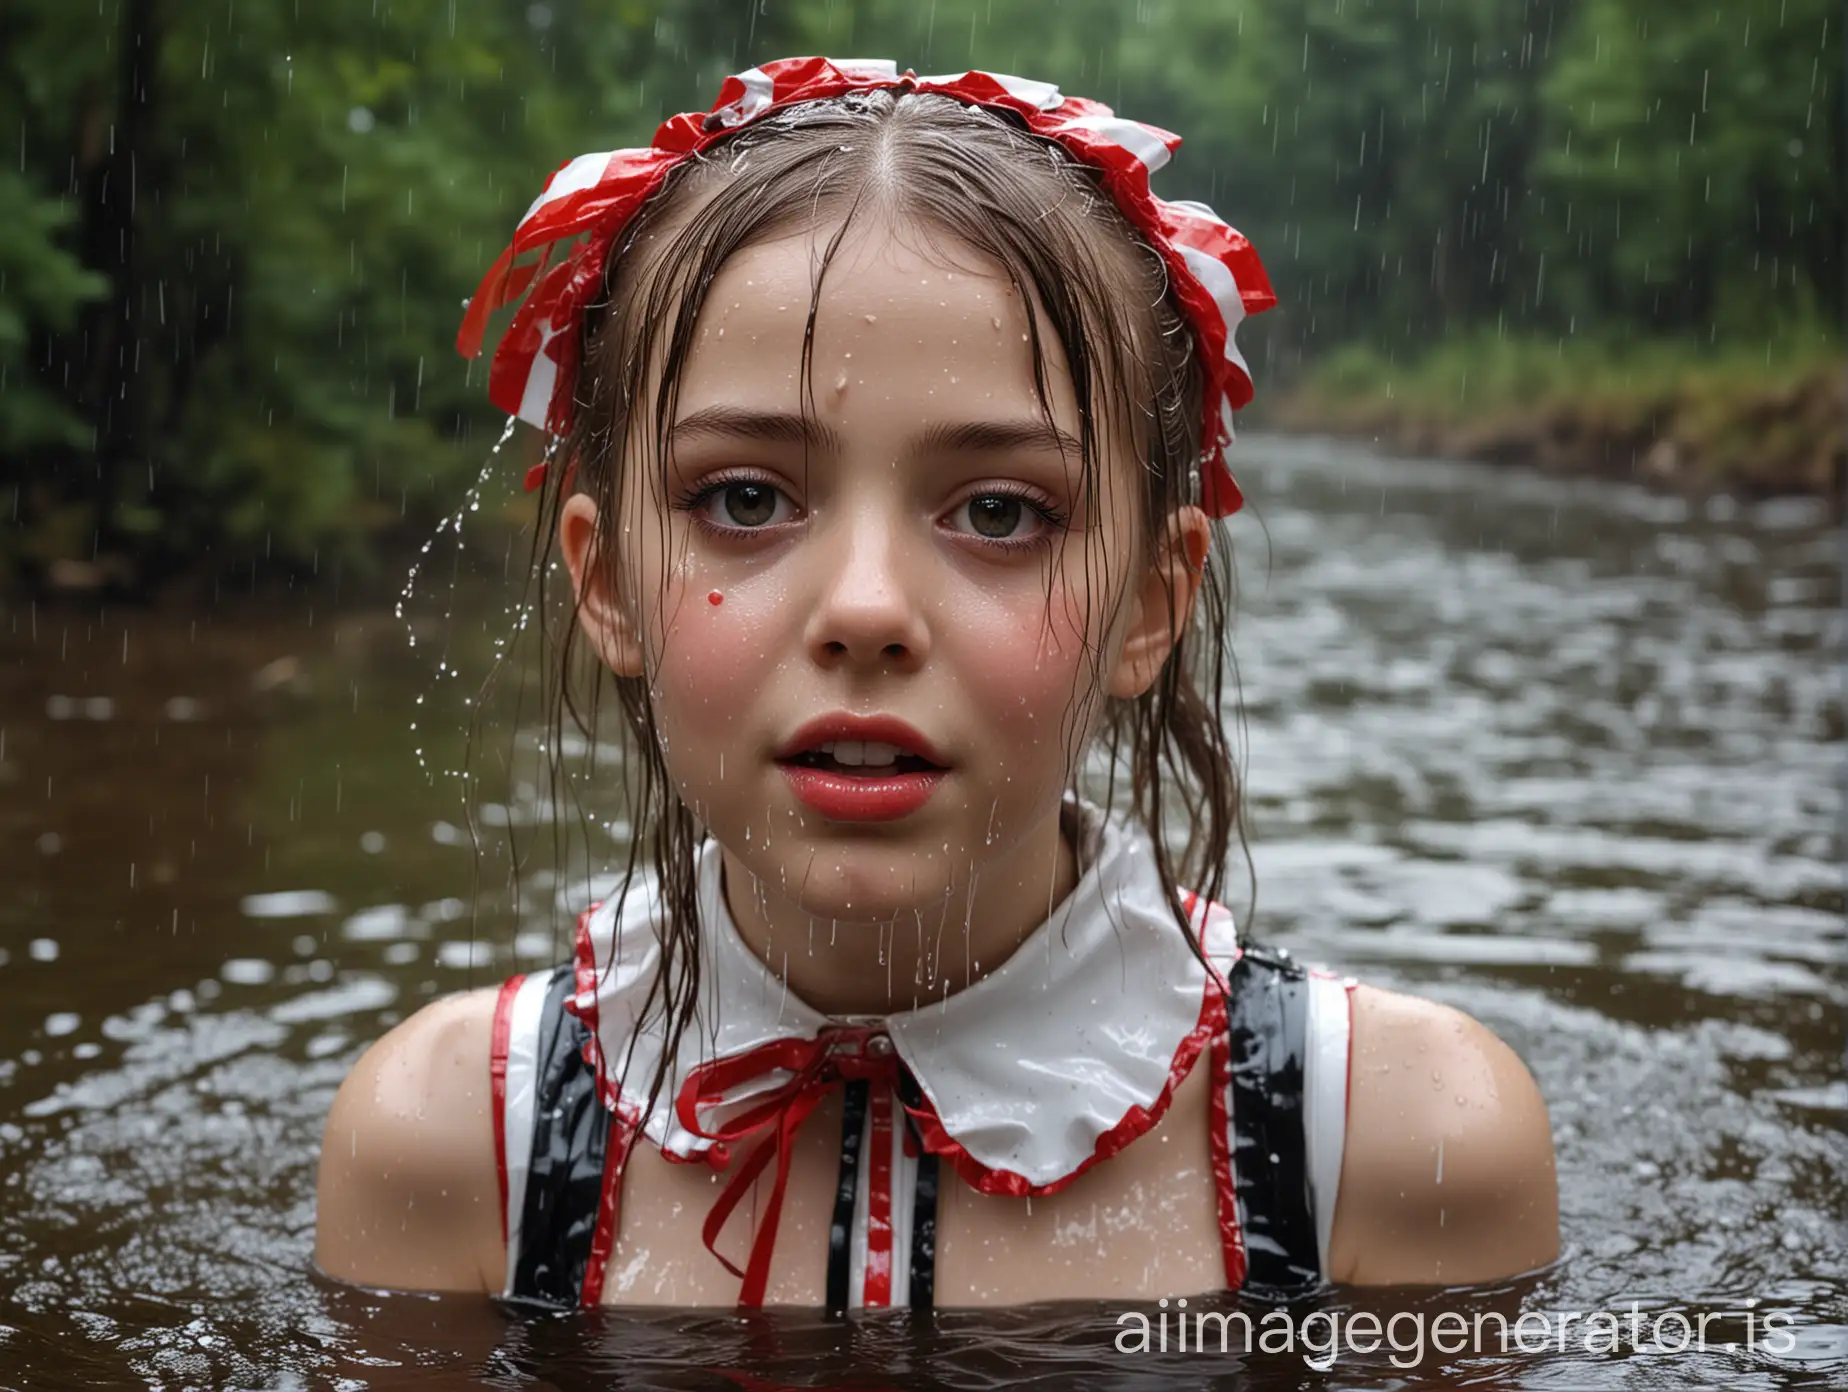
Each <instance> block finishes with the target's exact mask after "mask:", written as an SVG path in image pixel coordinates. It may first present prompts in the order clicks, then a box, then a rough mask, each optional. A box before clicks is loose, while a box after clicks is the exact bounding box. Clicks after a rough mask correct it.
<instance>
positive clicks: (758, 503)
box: [725, 483, 776, 527]
mask: <svg viewBox="0 0 1848 1392" xmlns="http://www.w3.org/2000/svg"><path fill="white" fill-rule="evenodd" d="M725 515H726V517H728V518H729V519H730V520H731V521H733V522H735V523H737V525H739V526H740V527H761V526H763V525H764V523H766V522H768V521H769V520H770V519H771V518H772V517H773V516H775V515H776V490H775V489H774V488H771V487H770V486H769V485H767V484H762V483H731V484H727V485H726V486H725Z"/></svg>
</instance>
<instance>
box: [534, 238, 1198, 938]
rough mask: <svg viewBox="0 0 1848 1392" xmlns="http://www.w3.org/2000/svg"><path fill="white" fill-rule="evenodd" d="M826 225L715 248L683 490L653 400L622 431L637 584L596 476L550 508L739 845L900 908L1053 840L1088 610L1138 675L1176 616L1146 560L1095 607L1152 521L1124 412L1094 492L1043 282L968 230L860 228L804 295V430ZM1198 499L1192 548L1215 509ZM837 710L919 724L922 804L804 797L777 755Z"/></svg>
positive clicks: (815, 904) (748, 855) (701, 814)
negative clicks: (596, 544) (905, 235)
mask: <svg viewBox="0 0 1848 1392" xmlns="http://www.w3.org/2000/svg"><path fill="white" fill-rule="evenodd" d="M832 231H833V230H832V229H819V230H811V231H807V232H804V233H802V234H800V235H795V236H791V237H788V238H785V239H783V240H779V241H775V242H769V243H763V244H759V245H757V246H754V247H751V248H748V249H746V250H744V251H741V252H739V253H738V254H736V255H735V256H733V257H732V258H731V259H730V260H728V261H727V262H726V263H725V265H724V266H723V268H722V269H721V271H720V273H719V275H718V277H717V279H716V280H715V281H714V283H713V285H712V287H711V290H710V292H709V294H708V297H707V299H706V302H705V304H704V306H703V309H702V312H701V315H700V319H699V322H698V325H697V327H696V331H695V341H694V345H693V347H692V350H691V353H690V355H689V357H688V359H687V363H686V366H685V371H684V373H683V376H682V380H681V383H680V395H679V401H678V405H677V408H676V412H675V418H674V426H673V429H672V432H671V439H670V446H669V457H668V459H667V463H666V470H665V484H666V487H665V491H663V489H662V471H661V469H660V467H659V464H658V463H657V461H656V460H655V459H654V458H653V441H652V439H651V437H652V435H653V431H652V429H650V428H649V426H650V424H651V421H652V418H651V416H649V415H647V413H646V412H644V414H643V416H642V417H641V418H640V419H639V420H638V423H637V425H636V427H635V428H633V429H632V430H631V431H630V437H631V438H630V441H629V445H628V456H627V458H626V460H625V467H624V469H623V479H624V482H623V485H622V497H621V499H620V502H619V507H620V514H619V515H620V517H621V519H622V522H621V533H620V535H619V536H618V537H617V539H616V540H617V550H618V552H619V554H620V556H621V566H620V568H621V573H622V575H623V577H624V582H623V584H622V586H621V589H622V592H623V593H624V594H627V595H631V596H640V602H639V604H637V603H634V602H633V601H630V600H625V599H622V598H619V597H618V596H617V595H615V594H613V593H612V592H611V588H610V586H609V585H608V584H607V583H606V579H607V578H606V577H601V576H599V577H597V579H596V581H595V582H594V583H588V584H587V581H589V580H590V560H591V557H592V556H593V554H594V552H593V548H592V546H591V535H592V533H593V532H594V530H595V521H596V515H597V514H596V505H595V504H594V502H593V501H592V500H591V499H590V498H589V497H587V496H583V495H579V496H577V497H574V498H572V499H571V500H570V501H569V502H568V503H567V506H566V511H565V517H564V521H563V523H562V525H561V536H562V540H563V549H564V552H565V555H566V559H567V562H568V563H569V565H570V568H571V570H572V573H573V577H574V580H576V582H577V583H578V586H579V592H580V595H581V596H582V598H583V601H584V603H583V610H582V612H583V619H584V623H585V626H586V630H587V632H588V633H589V635H590V637H591V639H592V641H593V642H594V643H595V644H596V645H597V647H598V649H599V651H600V652H601V654H602V655H603V657H604V659H605V661H607V662H608V663H609V664H610V665H611V667H612V668H613V669H614V670H616V671H617V672H618V673H621V674H626V675H640V674H642V673H643V672H644V671H646V672H647V673H648V674H649V675H650V676H651V677H652V682H651V692H650V695H651V701H652V705H653V709H654V712H655V719H656V723H657V726H658V728H659V730H660V732H661V736H662V739H663V741H664V745H665V762H666V766H667V769H668V771H669V775H670V777H671V779H672V780H673V782H674V784H675V785H676V787H677V788H678V791H679V793H680V796H681V797H682V798H683V799H684V800H685V802H686V803H687V805H688V806H689V807H690V808H692V809H693V811H694V813H695V815H696V816H697V817H698V818H699V819H700V821H701V822H702V823H703V824H704V825H705V826H706V827H707V828H708V829H709V830H710V831H711V832H712V834H713V835H714V836H716V837H717V838H718V840H719V842H720V843H721V844H722V846H723V847H724V848H725V850H726V851H727V853H728V857H727V858H728V866H729V867H730V868H731V869H732V870H733V871H734V872H735V871H736V869H738V868H743V869H745V870H747V871H748V872H749V873H750V875H751V876H752V877H753V878H754V879H755V880H757V881H758V882H760V883H761V885H763V886H764V887H765V888H766V890H767V891H768V892H770V893H773V894H774V893H777V892H778V891H779V889H780V890H781V892H782V894H783V895H784V896H785V897H786V898H787V899H788V900H789V901H791V902H793V903H795V904H798V905H800V907H801V908H802V909H803V910H805V911H806V912H807V913H808V914H809V915H811V916H813V917H815V918H828V919H837V920H842V921H862V922H865V921H890V920H892V919H894V918H896V917H897V916H898V915H899V914H901V913H906V912H908V911H910V910H912V909H913V908H914V907H924V906H928V905H930V904H931V903H932V902H933V901H938V902H940V901H941V900H943V899H944V898H945V897H947V896H950V895H953V894H958V893H961V892H963V891H964V890H965V889H966V888H968V887H969V885H968V876H969V875H970V874H971V872H972V871H973V872H974V873H978V874H981V875H983V876H984V877H986V876H987V874H988V873H989V872H990V871H991V870H994V869H996V868H997V867H1004V866H1005V863H1006V862H1007V861H1009V860H1010V859H1016V858H1020V857H1022V856H1024V855H1027V854H1029V853H1030V851H1031V850H1032V849H1033V848H1036V847H1037V849H1038V850H1039V851H1040V852H1042V853H1043V851H1044V846H1043V845H1041V844H1040V843H1041V842H1043V841H1044V838H1045V837H1046V836H1047V835H1048V834H1050V835H1052V836H1055V837H1056V835H1057V832H1056V827H1057V821H1056V815H1055V814H1056V811H1057V807H1058V802H1059V798H1060V795H1061V792H1062V790H1063V788H1064V787H1065V785H1066V782H1067V778H1068V773H1069V769H1068V763H1067V760H1068V753H1067V751H1068V749H1080V748H1082V747H1083V743H1084V739H1083V736H1085V735H1088V733H1089V729H1088V728H1087V729H1086V730H1084V731H1080V732H1074V731H1073V730H1072V729H1071V728H1070V722H1071V721H1072V720H1074V719H1076V718H1079V716H1080V714H1081V713H1083V712H1084V708H1085V707H1086V706H1087V705H1089V707H1090V713H1089V715H1087V717H1086V718H1087V726H1088V725H1089V724H1090V722H1091V720H1092V719H1093V718H1094V717H1095V715H1096V714H1097V713H1098V711H1097V707H1098V705H1100V704H1101V703H1100V702H1098V701H1095V700H1091V699H1089V698H1091V697H1092V696H1093V695H1094V694H1096V695H1101V693H1093V691H1092V683H1093V680H1094V677H1093V673H1092V670H1091V667H1092V658H1091V657H1090V655H1089V652H1088V649H1087V644H1086V636H1087V634H1088V635H1093V641H1097V640H1099V639H1101V640H1102V647H1103V662H1102V666H1101V668H1099V671H1100V672H1101V674H1102V675H1103V677H1104V678H1105V682H1104V686H1105V688H1106V689H1107V690H1108V691H1109V692H1111V693H1112V694H1115V695H1118V696H1133V695H1135V694H1137V693H1138V692H1140V691H1142V690H1143V689H1145V688H1146V687H1147V686H1148V685H1149V684H1150V683H1151V682H1152V681H1153V679H1154V677H1155V675H1156V672H1157V671H1158V670H1159V666H1160V662H1161V660H1162V659H1163V658H1165V657H1166V655H1167V651H1168V646H1169V643H1168V633H1169V622H1168V615H1167V610H1166V596H1165V594H1164V593H1163V592H1162V590H1161V588H1160V587H1159V586H1157V587H1153V588H1150V587H1146V586H1145V587H1137V586H1132V587H1131V588H1130V591H1129V593H1128V594H1127V596H1126V602H1125V603H1124V604H1123V606H1122V610H1121V613H1120V614H1119V616H1118V621H1117V622H1116V623H1115V624H1114V625H1112V626H1111V631H1110V632H1109V633H1108V634H1106V633H1105V628H1106V625H1107V623H1108V622H1109V619H1110V613H1109V610H1110V608H1111V604H1112V601H1113V600H1114V599H1116V597H1117V596H1118V594H1119V592H1121V591H1122V590H1123V588H1124V580H1125V578H1126V566H1127V564H1128V563H1129V562H1130V561H1131V560H1132V558H1133V553H1134V551H1135V550H1136V542H1135V535H1134V519H1135V517H1136V515H1137V510H1138V507H1139V503H1138V500H1137V498H1136V496H1135V467H1136V466H1135V463H1134V460H1133V455H1132V453H1131V451H1130V449H1129V446H1128V444H1127V440H1126V439H1125V438H1123V435H1124V432H1123V428H1122V425H1121V424H1120V423H1112V426H1111V430H1110V432H1109V436H1108V440H1107V443H1106V445H1105V448H1106V449H1107V451H1108V455H1107V457H1106V458H1105V459H1104V460H1102V461H1101V470H1100V473H1101V477H1100V479H1099V484H1098V495H1099V496H1098V497H1097V498H1096V499H1094V500H1093V502H1092V506H1091V507H1089V508H1087V507H1086V505H1085V499H1084V497H1083V491H1084V490H1083V486H1082V474H1081V465H1080V459H1079V454H1078V445H1077V440H1078V435H1079V418H1078V411H1077V406H1076V402H1075V398H1074V395H1073V391H1072V385H1071V380H1070V376H1069V372H1068V369H1067V367H1066V364H1065V361H1064V357H1063V354H1062V352H1061V351H1060V348H1059V345H1058V342H1057V340H1056V338H1054V337H1051V336H1050V335H1049V334H1047V333H1045V332H1044V331H1043V332H1042V351H1043V353H1044V354H1045V364H1046V371H1047V374H1048V380H1047V387H1048V398H1049V404H1050V407H1051V414H1052V422H1053V425H1054V427H1056V430H1052V429H1048V427H1047V424H1046V421H1045V419H1044V417H1043V416H1042V413H1041V408H1040V403H1039V398H1038V396H1037V394H1036V392H1035V390H1034V382H1033V367H1032V356H1031V349H1030V347H1029V344H1028V342H1027V333H1028V312H1029V311H1028V308H1027V306H1026V305H1024V304H1023V303H1022V302H1021V299H1020V296H1019V295H1018V294H1017V293H1016V292H1014V291H1013V289H1012V287H1011V286H1010V285H1009V283H1008V281H1007V279H1006V277H1005V275H1004V274H1002V273H1001V271H1000V270H999V269H998V268H994V267H985V266H983V265H982V264H981V263H980V262H979V261H978V260H977V258H976V256H975V254H974V253H973V252H968V251H966V249H965V250H964V251H961V252H955V253H939V254H937V255H934V256H929V257H926V256H924V255H921V254H920V253H919V252H917V251H915V250H913V249H912V248H910V247H909V246H907V245H905V244H904V243H903V242H901V241H900V240H898V239H897V238H895V237H894V236H892V235H891V234H890V233H889V232H887V231H884V230H881V229H878V228H862V227H857V228H855V229H854V230H852V231H850V232H849V235H848V238H847V240H846V241H845V242H843V244H842V245H841V247H840V248H839V249H838V251H837V252H836V255H835V258H834V260H833V262H832V263H831V264H830V266H829V268H828V273H827V280H826V283H825V285H824V288H823V292H822V295H821V299H820V304H819V307H818V310H817V314H816V321H815V332H814V342H813V358H812V383H813V391H814V400H813V406H812V408H811V411H810V413H809V415H810V422H809V426H808V436H807V454H806V459H805V453H804V427H803V424H802V399H801V389H802V379H801V371H800V364H801V360H802V338H803V326H804V320H805V318H806V315H807V309H808V304H809V300H810V294H811V283H812V277H813V274H814V272H813V267H814V266H816V265H817V264H819V261H820V257H821V252H822V249H823V248H824V247H825V245H826V242H827V240H828V239H829V238H830V237H831V235H832ZM949 260H954V261H960V262H963V263H964V264H961V265H946V264H945V262H946V261H949ZM1042 322H1043V321H1042ZM658 351H659V345H657V352H658ZM651 399H652V397H645V398H644V400H645V401H646V400H651ZM1103 433H1104V432H1102V431H1101V430H1100V434H1103ZM1062 446H1063V452H1062V449H1061V447H1062ZM1184 512H1191V513H1193V514H1194V519H1193V521H1194V523H1195V525H1194V526H1193V527H1192V528H1191V530H1192V531H1194V532H1195V533H1197V535H1195V536H1193V537H1192V538H1191V540H1192V541H1194V542H1197V545H1190V546H1189V547H1188V548H1187V549H1188V551H1189V552H1190V553H1192V559H1193V560H1194V563H1195V564H1198V561H1199V558H1200V556H1201V555H1203V553H1204V549H1205V545H1204V543H1205V535H1206V533H1205V528H1206V523H1205V519H1204V516H1203V515H1201V514H1198V512H1197V510H1193V509H1186V510H1184ZM631 585H632V586H633V588H630V586H631ZM1190 597H1191V590H1188V591H1186V592H1185V594H1177V596H1176V599H1177V600H1180V601H1182V602H1183V604H1184V603H1185V600H1187V599H1189V598H1190ZM1151 608H1152V609H1153V611H1154V612H1149V611H1150V610H1151ZM1183 612H1185V610H1184V608H1183ZM644 651H645V654H646V656H645V661H644ZM838 712H851V713H853V714H856V715H887V716H895V717H897V718H898V719H900V720H902V721H904V722H905V723H906V724H908V725H910V726H911V727H912V728H913V729H915V730H916V731H918V732H920V733H921V734H922V735H923V736H924V737H925V739H926V740H928V742H929V744H930V745H931V746H932V747H933V750H934V753H935V755H936V757H937V760H938V761H939V762H940V763H942V764H944V765H946V766H947V772H945V773H944V774H943V775H942V776H941V778H940V780H939V781H938V782H937V784H936V786H935V790H934V792H932V793H931V795H930V796H929V798H928V799H927V800H926V801H925V802H924V803H923V804H922V806H919V807H917V808H916V809H915V810H912V811H909V812H907V813H905V814H904V815H901V816H897V817H895V818H892V819H889V820H883V821H865V820H846V819H842V818H840V817H839V816H837V815H827V814H824V813H822V812H818V811H817V810H816V809H815V807H814V806H812V805H811V804H810V803H808V802H805V801H804V800H803V799H802V798H801V797H800V796H798V791H797V785H796V781H795V780H792V778H791V777H790V775H789V774H788V772H787V771H786V769H785V768H784V766H783V763H782V762H781V760H780V759H779V755H780V754H781V753H782V752H783V751H784V750H785V749H786V748H787V746H788V745H789V742H790V741H791V739H792V738H793V737H794V736H795V735H796V733H797V731H798V730H800V729H801V727H803V726H804V725H805V724H807V723H808V722H809V721H811V720H813V719H815V718H816V717H818V716H823V715H827V714H830V713H838ZM1049 828H1050V831H1049Z"/></svg>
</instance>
